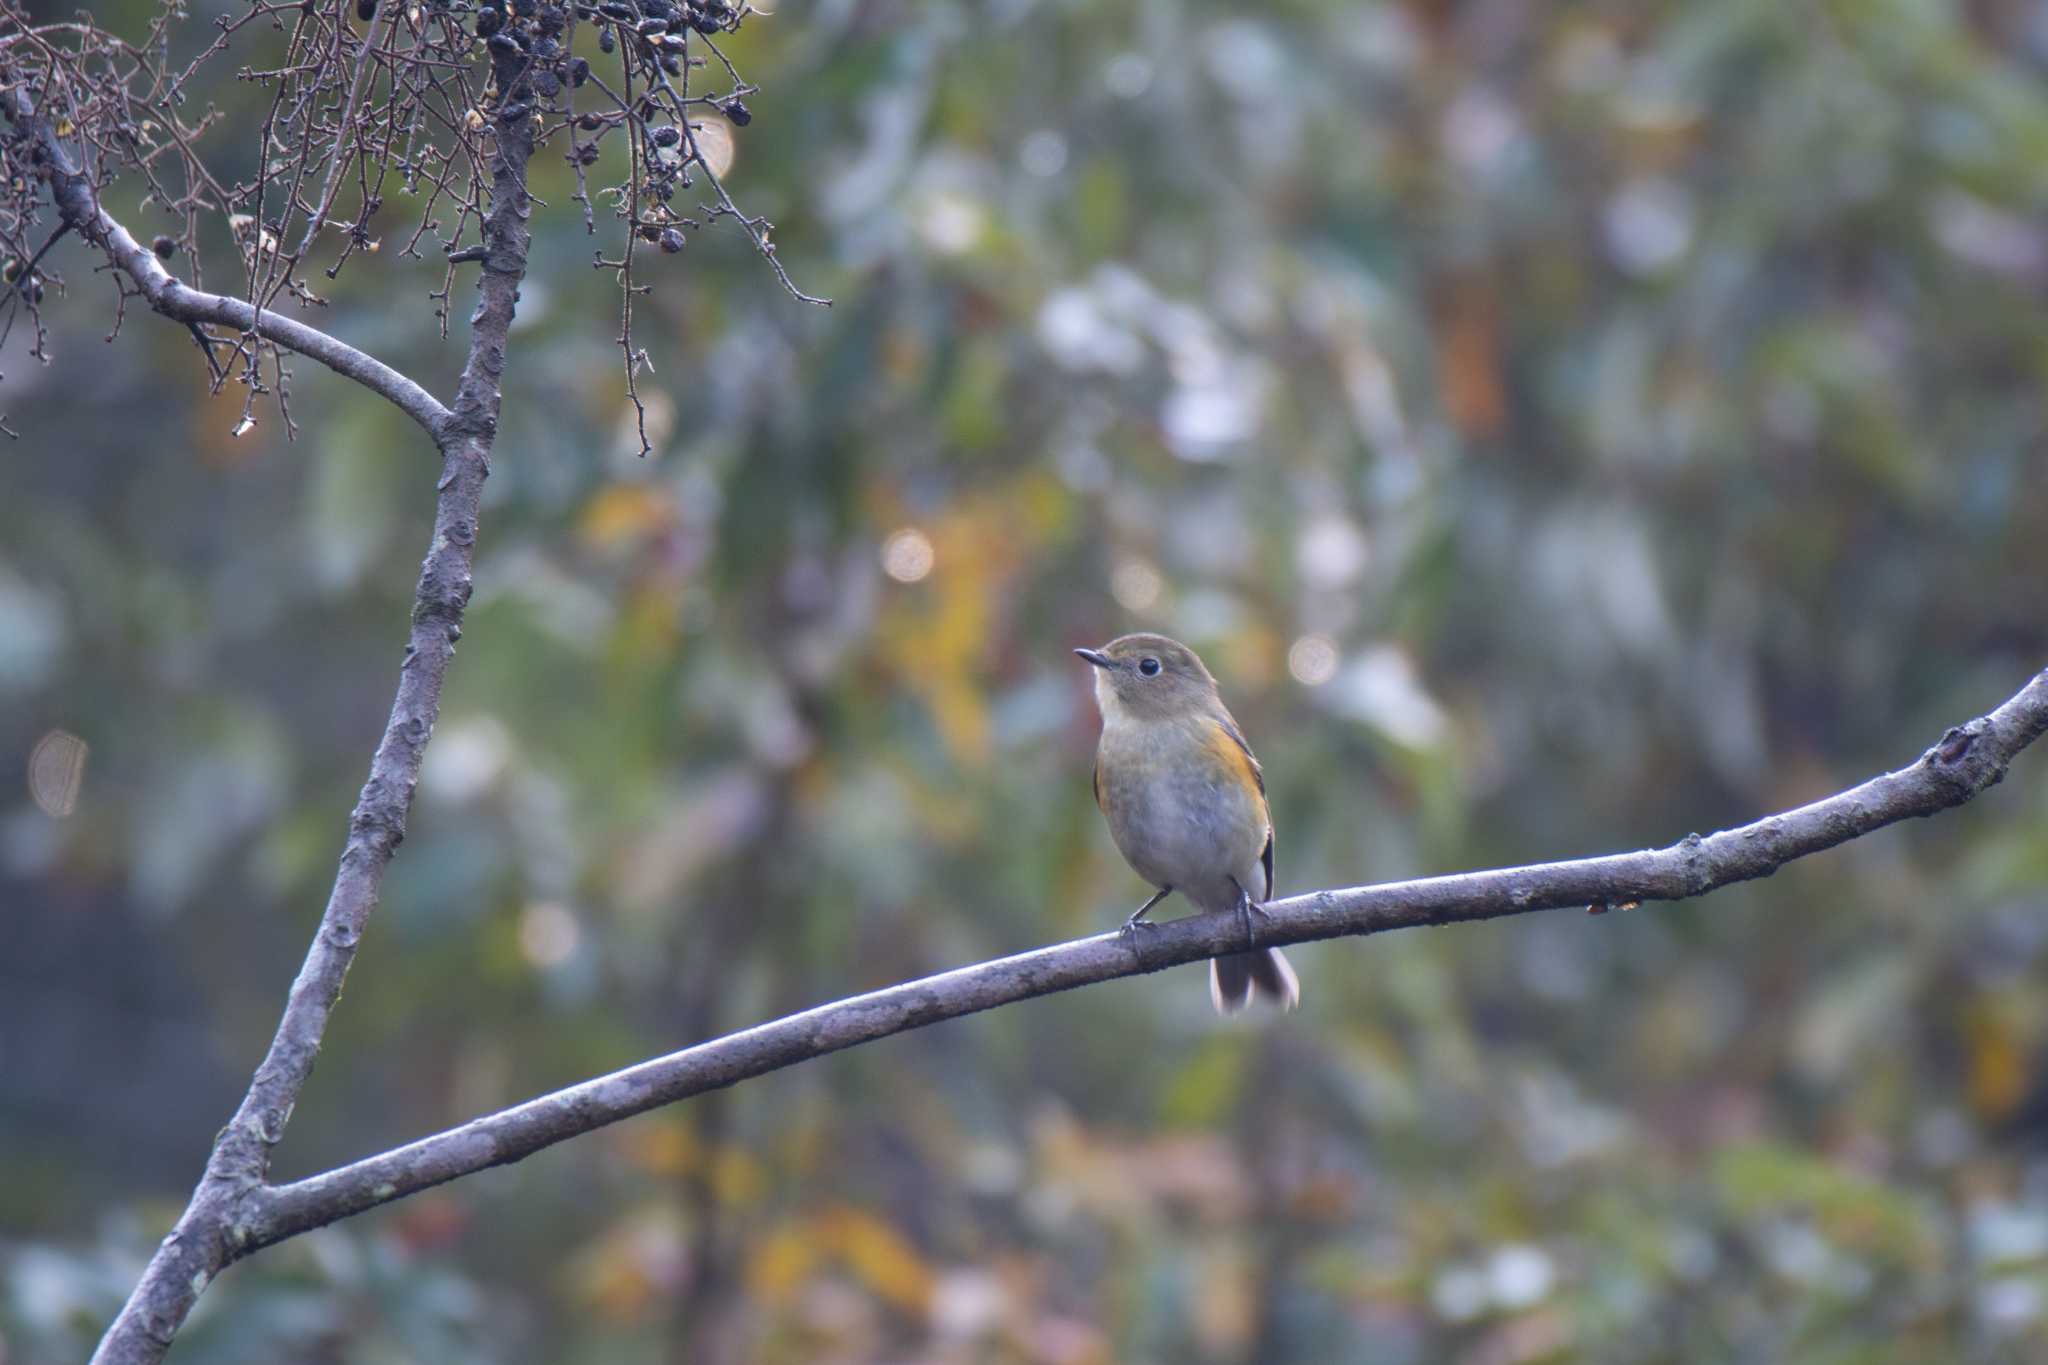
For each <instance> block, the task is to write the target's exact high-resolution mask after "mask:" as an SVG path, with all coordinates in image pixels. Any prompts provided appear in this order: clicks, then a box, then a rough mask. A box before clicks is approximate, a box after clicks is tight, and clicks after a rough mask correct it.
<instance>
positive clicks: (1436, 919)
mask: <svg viewBox="0 0 2048 1365" xmlns="http://www.w3.org/2000/svg"><path fill="white" fill-rule="evenodd" d="M2044 731H2048V671H2043V672H2041V673H2038V674H2036V675H2035V676H2034V678H2033V679H2032V681H2030V682H2029V683H2028V684H2027V685H2026V686H2025V687H2024V688H2022V689H2021V690H2020V691H2019V693H2018V694H2017V695H2015V696H2014V697H2013V698H2012V699H2011V700H2009V701H2007V702H2006V703H2005V704H2004V705H2003V706H2000V707H1999V708H1998V709H1997V710H1995V711H1993V712H1991V713H1990V714H1989V715H1986V716H1983V717H1980V718H1979V719H1977V720H1973V721H1971V722H1969V723H1968V724H1966V725H1961V726H1957V727H1955V728H1954V729H1951V730H1950V731H1949V732H1948V733H1947V734H1945V735H1943V736H1942V738H1941V739H1940V741H1938V742H1937V743H1936V744H1935V745H1934V747H1933V748H1931V749H1929V750H1928V751H1927V752H1926V753H1924V754H1922V755H1921V756H1920V758H1919V760H1918V761H1917V762H1915V763H1914V764H1912V765H1911V766H1910V767H1906V768H1901V769H1899V770H1898V771H1896V772H1890V773H1885V774H1883V775H1882V776H1880V777H1874V778H1872V779H1871V780H1870V781H1868V782H1865V783H1863V784H1862V785H1860V786H1857V787H1852V788H1850V789H1849V790H1847V791H1845V792H1840V793H1838V794H1836V795H1834V796H1830V797H1827V798H1826V799H1824V800H1820V801H1815V802H1813V803H1811V804H1809V805H1805V806H1801V807H1799V808H1798V809H1796V810H1789V811H1785V812H1783V813H1781V814H1778V815H1770V816H1766V817H1764V818H1763V819H1761V820H1758V821H1755V822H1754V823H1751V824H1747V825H1742V826H1739V827H1737V828H1735V829H1729V830H1723V831H1721V832H1720V833H1718V834H1710V835H1706V836H1704V837H1702V836H1700V835H1697V834H1692V835H1687V836H1686V837H1685V838H1684V839H1682V840H1680V841H1679V842H1678V843H1676V844H1673V845H1671V846H1670V847H1668V848H1660V849H1647V850H1644V851H1642V852H1638V853H1616V854H1610V855H1608V856H1606V857H1601V858H1581V859H1577V860H1574V861H1571V862H1558V863H1541V864H1537V865H1534V866H1530V867H1514V868H1503V869H1499V870H1496V871H1488V872H1467V873H1461V874H1458V875H1455V876H1448V877H1429V878H1425V879H1423V880H1420V881H1410V882H1394V883H1388V884H1386V885H1382V886H1361V887H1352V888H1349V889H1346V890H1339V891H1315V892H1310V893H1309V894H1307V895H1304V896H1294V897H1291V898H1289V899H1287V900H1282V901H1275V902H1273V903H1272V904H1270V905H1268V906H1267V907H1266V915H1265V917H1264V918H1263V919H1262V920H1261V921H1260V927H1259V929H1258V931H1257V941H1258V943H1259V944H1261V945H1278V944H1288V943H1305V942H1309V941H1311V940H1314V939H1324V938H1339V937H1345V936H1354V935H1363V934H1377V933H1384V932H1386V931H1387V930H1390V929H1408V928H1414V927H1416V926H1418V925H1426V924H1461V923H1465V922H1468V921H1471V920H1482V919H1494V918H1497V917H1499V916H1502V915H1518V914H1525V913H1529V912H1532V911H1537V910H1557V909H1562V908H1567V907H1578V908H1584V907H1587V906H1591V907H1593V908H1595V909H1604V908H1606V907H1609V906H1615V905H1629V904H1633V903H1637V902H1642V901H1676V900H1686V899H1689V898H1691V897H1694V896H1701V895H1705V894H1706V893H1707V892H1709V891H1712V890H1714V889H1716V888H1718V887H1723V886H1728V885H1731V884H1733V883H1735V882H1741V881H1750V880H1753V879H1755V878H1758V877H1768V876H1770V875H1771V874H1772V873H1773V872H1775V871H1777V870H1778V869H1779V868H1780V867H1783V866H1784V865H1785V864H1786V863H1789V862H1791V861H1793V860H1794V859H1797V858H1803V857H1806V856H1808V855H1810V854H1814V853H1819V852H1821V851H1823V850H1825V849H1830V848H1833V847H1835V846H1836V845H1837V844H1842V843H1846V842H1848V841H1849V840H1851V839H1855V838H1859V837H1861V836H1863V835H1866V834H1869V833H1871V832H1872V831H1875V830H1879V829H1883V828H1884V827H1885V826H1887V825H1893V824H1897V823H1899V822H1900V821H1902V820H1907V819H1911V818H1912V817H1914V816H1926V815H1934V814H1937V813H1938V812H1941V811H1944V810H1948V809H1951V808H1953V807H1956V806H1960V805H1962V804H1963V803H1964V802H1966V801H1969V800H1970V799H1971V798H1972V797H1974V796H1976V795H1977V794H1978V793H1979V792H1981V791H1983V790H1984V789H1985V788H1987V787H1990V786H1992V785H1993V784H1995V783H1997V782H1998V781H1999V780H2000V779H2001V778H2003V777H2004V776H2005V771H2006V766H2007V764H2009V763H2010V762H2011V761H2012V759H2013V757H2014V756H2015V755H2017V754H2018V753H2019V752H2020V751H2021V750H2022V749H2025V748H2026V747H2027V746H2028V745H2029V744H2032V743H2033V742H2034V741H2035V740H2036V739H2038V738H2040V736H2041V734H2042V733H2043V732H2044ZM1246 946H1248V945H1247V944H1246V942H1245V939H1244V935H1243V929H1242V927H1241V924H1240V921H1239V920H1238V918H1237V916H1236V915H1234V914H1230V913H1225V914H1222V915H1204V916H1193V917H1190V918H1187V919H1181V920H1176V921H1173V922H1172V923H1169V924H1163V925H1159V926H1156V927H1155V928H1153V929H1151V930H1149V931H1146V932H1144V933H1142V934H1141V935H1139V936H1136V937H1133V936H1128V935H1124V934H1098V935H1096V936H1095V937H1093V938H1085V939H1079V940H1076V941H1074V942H1072V943H1062V944H1059V945H1057V946H1054V947H1050V948H1040V949H1038V950H1037V951H1035V952H1029V953H1020V954H1018V955H1016V956H1015V957H1006V958H1001V959H998V960H996V961H994V962H984V963H980V964H979V965H976V966H972V967H962V968H959V969H958V970H955V971H950V972H943V973H941V974H939V975H937V976H928V977H925V978H924V979H922V980H919V981H910V982H905V983H904V984H902V985H900V986H891V987H889V988H887V989H886V990H879V991H873V992H870V993H869V994H866V995H858V996H854V997H852V998H851V999H847V1000H839V1001H835V1002H834V1003H832V1004H829V1005H820V1006H818V1007H817V1008H815V1009H810V1010H805V1011H804V1012H803V1013H801V1014H792V1015H790V1016H788V1017H786V1018H783V1019H777V1020H775V1021H774V1022H772V1023H767V1024H762V1025H759V1026H758V1027H755V1028H751V1029H747V1030H744V1031H743V1032H740V1033H734V1034H729V1035H727V1036H726V1037H723V1038H717V1039H713V1040H712V1041H710V1042H707V1043H700V1044H699V1045H697V1046H696V1047H691V1048H685V1049H684V1050H683V1051H681V1052H674V1053H670V1054H669V1055H668V1056H665V1057H657V1058H655V1059H653V1060H652V1061H647V1062H642V1063H640V1064H639V1065H638V1066H631V1067H627V1068H626V1069H625V1070H623V1071H615V1072H613V1073H612V1074H611V1075H609V1076H599V1077H597V1078H596V1079H594V1080H589V1081H584V1082H583V1083H582V1084H580V1085H572V1086H570V1087H568V1088H567V1089H564V1090H557V1091H555V1092H554V1093H552V1094H548V1095H542V1096H540V1097H539V1098H538V1099H532V1100H528V1101H527V1102H525V1103H524V1104H519V1105H514V1106H513V1107H512V1108H510V1109H505V1110H501V1111H499V1112H498V1113H495V1114H489V1115H486V1116H485V1117H483V1118H479V1119H474V1120H472V1121H470V1122H468V1123H465V1124H463V1125H462V1126H461V1127H459V1128H451V1129H449V1130H448V1131H446V1132H444V1133H437V1134H435V1135H434V1136H432V1137H427V1138H422V1139H420V1140H419V1141H417V1142H414V1143H410V1144H408V1145H407V1146H404V1147H399V1148H395V1149H393V1150H391V1151H388V1152H383V1153H380V1154H379V1155H377V1156H372V1157H366V1158H365V1159H363V1160H361V1161H357V1162H354V1163H352V1164H350V1165H347V1166H342V1167H339V1168H337V1169H335V1170H332V1171H328V1172H326V1173H325V1174H322V1175H316V1176H312V1177H310V1178H308V1179H305V1180H300V1181H297V1182H294V1183H293V1184H290V1185H283V1186H273V1187H266V1188H264V1189H262V1190H260V1191H258V1192H256V1193H255V1194H254V1196H253V1197H252V1198H251V1199H250V1200H249V1203H248V1206H247V1215H248V1222H247V1225H246V1236H247V1240H246V1242H245V1243H244V1244H243V1245H242V1246H241V1248H240V1251H241V1253H242V1254H246V1253H248V1252H250V1251H254V1250H256V1249H258V1248H260V1247H264V1246H269V1245H271V1244H273V1243H276V1242H281V1241H283V1240H285V1239H286V1238H288V1237H294V1236H297V1235H298V1234H299V1233H302V1232H306V1231H309V1230H311V1229H313V1228H317V1227H324V1226H326V1225H327V1224H329V1223H333V1222H336V1221H338V1220H339V1219H342V1218H346V1217H349V1216H350V1215H351V1214H357V1213H361V1212H363V1211H364V1210H366V1209H373V1208H376V1207H377V1206H378V1205H380V1204H388V1203H390V1202H392V1201H393V1200H396V1199H403V1198H404V1197H405V1196H407V1195H409V1194H416V1193H418V1192H419V1191H421V1190H424V1189H427V1188H429V1187H431V1186H434V1185H439V1184H443V1183H445V1182H447V1181H450V1180H455V1179H458V1178H459V1177H461V1176H465V1175H471V1174H473V1173H475V1172H477V1171H481V1170H485V1169H487V1168H489V1167H492V1166H502V1165H506V1164H508V1163H510V1162H514V1161H519V1160H521V1159H523V1158H525V1157H529V1156H531V1155H533V1154H534V1153H535V1152H538V1151H541V1150H542V1149H544V1148H547V1147H551V1146H553V1145H554V1144H556V1143H558V1142H564V1141H567V1140H568V1139H570V1138H573V1137H577V1136H580V1135H581V1134H584V1133H588V1132H590V1131H592V1130H593V1129H596V1128H601V1127H604V1126H605V1125H607V1124H611V1123H616V1122H618V1121H619V1120H621V1119H625V1118H630V1117H632V1116H633V1115H635V1114H642V1113H645V1112H646V1111H648V1110H650V1109H655V1108H658V1107H660V1106H662V1105H665V1104H673V1103H674V1102H675V1101H677V1100H682V1099H688V1098H689V1097H691V1096H693V1095H701V1094H703V1093H704V1092H705V1091H707V1090H717V1089H721V1088H723V1087H725V1086H729V1085H734V1084H737V1083H738V1082H740V1081H744V1080H747V1079H750V1078H752V1077H755V1076H761V1075H765V1074H767V1073H768V1072H771V1071H778V1070H781V1069H782V1068H784V1067H789V1066H795V1065H796V1064H798V1063H799V1062H806V1061H809V1060H811V1059H812V1058H815V1057H822V1056H824V1055H825V1054H826V1053H830V1052H837V1051H839V1050H841V1049H842V1048H849V1047H854V1046H856V1045H858V1044H860V1043H868V1042H873V1041H875V1040H876V1039H878V1038H887V1037H889V1036H891V1035H892V1034H897V1033H905V1032H908V1031H909V1030H911V1029H916V1028H923V1027H924V1026H925V1025H927V1024H935V1023H938V1022H939V1021H940V1020H942V1019H957V1018H959V1017H960V1016H962V1015H966V1014H974V1013H976V1012H978V1011H981V1010H986V1009H993V1008H995V1007H996V1006H998V1005H1008V1004H1013V1003H1015V1002H1017V1001H1020V1000H1029V999H1032V998H1033V997H1035V996H1041V995H1051V994H1054V993H1055V992H1059V991H1069V990H1073V989H1075V988H1077V987H1080V986H1089V985H1094V984H1095V983H1097V982H1102V981H1113V980H1116V979H1117V978H1119V977H1126V976H1137V975H1139V974H1141V973H1145V972H1156V971H1161V970H1163V969H1165V968H1167V967H1173V966H1179V965H1181V964H1183V963H1190V962H1199V961H1202V960H1203V959H1205V958H1209V957H1214V956H1215V955H1216V954H1218V953H1224V952H1236V951H1240V950H1242V949H1244V948H1245V947H1246Z"/></svg>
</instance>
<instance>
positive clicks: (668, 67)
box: [661, 52, 683, 76]
mask: <svg viewBox="0 0 2048 1365" xmlns="http://www.w3.org/2000/svg"><path fill="white" fill-rule="evenodd" d="M661 69H662V70H663V71H666V72H668V74H669V75H671V76H680V75H682V74H683V64H682V63H681V62H679V61H677V60H676V59H675V56H674V54H672V53H667V52H664V53H662V54H661Z"/></svg>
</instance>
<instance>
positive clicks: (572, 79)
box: [569, 57, 590, 90]
mask: <svg viewBox="0 0 2048 1365" xmlns="http://www.w3.org/2000/svg"><path fill="white" fill-rule="evenodd" d="M589 79H590V63H589V62H586V61H584V60H583V59H582V58H581V57H578V58H577V59H576V60H575V61H573V62H570V63H569V84H570V86H571V87H573V88H575V89H577V90H581V89H582V88H583V82H585V81H587V80H589Z"/></svg>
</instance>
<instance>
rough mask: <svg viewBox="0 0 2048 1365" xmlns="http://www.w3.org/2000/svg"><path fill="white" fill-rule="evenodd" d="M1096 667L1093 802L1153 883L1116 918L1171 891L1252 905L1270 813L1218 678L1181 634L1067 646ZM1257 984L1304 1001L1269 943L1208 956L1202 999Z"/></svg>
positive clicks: (1209, 901) (1235, 1001)
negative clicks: (1146, 896)
mask: <svg viewBox="0 0 2048 1365" xmlns="http://www.w3.org/2000/svg"><path fill="white" fill-rule="evenodd" d="M1074 652H1075V653H1076V654H1078V655H1080V656H1081V657H1082V658H1083V659H1086V660H1087V661H1088V662H1089V663H1091V664H1093V665H1094V666H1095V704H1096V706H1097V707H1098V708H1099V709H1100V710H1101V712H1102V739H1101V742H1100V743H1099V744H1097V746H1096V749H1095V804H1096V805H1098V806H1100V807H1102V814H1103V817H1104V818H1105V819H1106V820H1108V821H1109V835H1110V838H1112V839H1114V840H1115V841H1116V847H1117V851H1118V852H1119V853H1122V854H1123V855H1124V861H1125V862H1127V863H1129V864H1130V865H1131V868H1132V870H1133V871H1135V872H1136V873H1137V874H1138V875H1139V876H1140V877H1143V878H1144V879H1145V880H1146V881H1148V882H1150V883H1152V885H1153V886H1154V887H1156V888H1157V893H1156V894H1155V895H1154V896H1153V897H1152V899H1151V900H1148V901H1146V902H1145V903H1144V904H1143V905H1141V906H1139V907H1138V909H1137V910H1136V911H1135V912H1134V913H1133V914H1132V915H1131V917H1130V918H1129V919H1128V920H1125V921H1124V927H1125V928H1126V929H1129V930H1133V931H1135V930H1136V928H1137V927H1138V925H1139V924H1140V923H1142V922H1143V921H1144V918H1145V915H1146V913H1147V912H1148V911H1150V910H1151V909H1152V907H1153V906H1155V905H1157V904H1159V902H1161V901H1163V900H1165V899H1166V898H1167V897H1168V896H1169V895H1171V894H1173V893H1174V892H1175V891H1178V892H1180V893H1181V894H1182V895H1183V896H1186V897H1187V898H1188V899H1189V900H1191V901H1193V902H1194V903H1195V908H1196V909H1198V910H1203V911H1206V912H1208V913H1210V914H1215V913H1217V912H1220V911H1224V910H1232V909H1234V910H1236V911H1237V912H1238V913H1239V914H1240V915H1241V916H1243V917H1244V920H1245V933H1246V935H1247V937H1249V935H1250V933H1251V916H1252V914H1253V913H1254V912H1255V910H1256V909H1257V907H1258V906H1259V905H1261V904H1263V903H1264V902H1266V901H1267V900H1270V899H1271V898H1272V895H1273V819H1272V815H1271V813H1270V812H1268V810H1267V809H1266V778H1265V774H1263V773H1262V772H1260V771H1259V761H1258V759H1256V758H1254V757H1252V748H1251V745H1249V744H1247V743H1245V740H1244V732H1243V731H1241V730H1239V729H1238V728H1237V722H1236V721H1234V720H1232V719H1231V718H1230V712H1229V711H1228V710H1227V709H1226V708H1225V707H1224V705H1223V698H1222V697H1220V696H1218V695H1217V693H1216V679H1214V678H1213V677H1211V676H1209V670H1208V669H1207V668H1204V667H1203V666H1202V661H1201V660H1200V659H1199V658H1197V657H1195V652H1194V651H1193V650H1192V649H1189V648H1188V647H1187V646H1186V645H1184V644H1180V643H1179V642H1177V641H1174V640H1169V639H1167V638H1166V637H1165V636H1164V635H1126V636H1124V637H1122V638H1121V639H1117V640H1112V641H1110V642H1109V643H1108V644H1106V645H1104V646H1103V647H1102V648H1101V649H1077V650H1075V651H1074ZM1255 995H1265V996H1266V997H1268V998H1269V999H1271V1000H1272V1001H1273V1002H1274V1003H1275V1004H1277V1005H1279V1006H1280V1007H1281V1008H1282V1009H1293V1008H1295V1007H1296V1006H1297V1005H1299V1004H1300V1003H1301V982H1300V981H1299V980H1298V979H1297V978H1296V977H1295V975H1294V969H1293V968H1292V967H1290V966H1288V965H1287V959H1286V958H1284V957H1282V956H1281V955H1280V950H1279V949H1278V948H1259V949H1255V950H1253V951H1251V952H1246V953H1232V954H1230V955H1229V956H1227V957H1219V958H1216V959H1214V960H1213V961H1211V962H1210V963H1209V999H1210V1001H1211V1002H1212V1003H1213V1004H1214V1005H1215V1006H1216V1009H1217V1011H1218V1012H1219V1013H1222V1014H1235V1013H1237V1011H1239V1010H1241V1009H1243V1008H1244V1007H1245V1006H1246V1005H1248V1004H1250V1003H1251V1000H1252V997H1253V996H1255Z"/></svg>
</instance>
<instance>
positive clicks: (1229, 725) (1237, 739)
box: [1095, 711, 1273, 901]
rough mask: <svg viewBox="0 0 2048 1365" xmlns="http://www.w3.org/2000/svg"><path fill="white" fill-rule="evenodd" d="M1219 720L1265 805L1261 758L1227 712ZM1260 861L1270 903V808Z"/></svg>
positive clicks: (1271, 867)
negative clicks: (1242, 756)
mask: <svg viewBox="0 0 2048 1365" xmlns="http://www.w3.org/2000/svg"><path fill="white" fill-rule="evenodd" d="M1217 719H1218V723H1219V724H1220V725H1221V726H1222V728H1223V733H1224V734H1226V735H1229V736H1230V740H1231V742H1232V743H1233V744H1235V745H1237V747H1238V749H1239V750H1240V751H1241V752H1242V753H1243V754H1244V761H1245V763H1246V764H1247V765H1248V766H1249V767H1250V768H1251V770H1252V781H1253V782H1256V783H1257V784H1258V787H1259V800H1260V802H1261V803H1264V801H1265V799H1266V772H1265V769H1263V768H1261V767H1260V766H1259V756H1258V755H1257V754H1255V753H1253V752H1252V746H1251V745H1249V744H1247V743H1245V739H1244V731H1242V730H1240V729H1238V728H1237V722H1236V721H1235V720H1233V719H1232V718H1231V715H1230V713H1229V712H1228V711H1225V712H1224V713H1223V714H1222V715H1221V716H1219V717H1218V718H1217ZM1095 800H1096V804H1097V805H1100V804H1101V803H1102V797H1101V796H1100V795H1099V794H1098V795H1097V796H1096V798H1095ZM1259 861H1260V862H1261V863H1263V864H1265V867H1266V894H1265V895H1263V896H1261V897H1259V899H1260V900H1262V901H1269V900H1271V899H1273V812H1272V810H1271V809H1270V808H1269V809H1268V810H1267V811H1266V848H1265V851H1264V852H1262V853H1260V854H1259Z"/></svg>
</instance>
